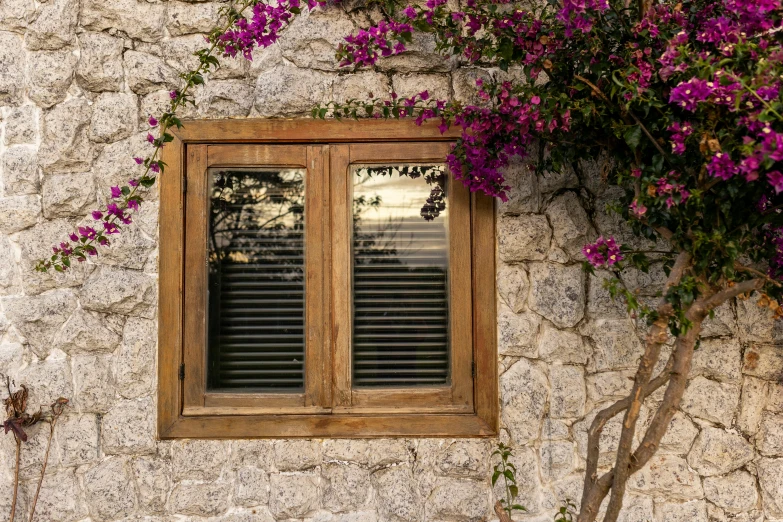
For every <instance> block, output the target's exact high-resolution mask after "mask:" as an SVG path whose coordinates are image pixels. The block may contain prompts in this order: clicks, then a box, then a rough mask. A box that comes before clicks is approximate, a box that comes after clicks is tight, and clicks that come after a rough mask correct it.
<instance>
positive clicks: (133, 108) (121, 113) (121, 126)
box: [90, 92, 139, 143]
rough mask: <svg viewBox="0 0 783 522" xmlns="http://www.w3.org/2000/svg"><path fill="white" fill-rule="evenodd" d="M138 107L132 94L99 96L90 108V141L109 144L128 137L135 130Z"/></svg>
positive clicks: (109, 93)
mask: <svg viewBox="0 0 783 522" xmlns="http://www.w3.org/2000/svg"><path fill="white" fill-rule="evenodd" d="M138 113H139V107H138V103H137V100H136V96H135V95H133V94H126V93H119V92H106V93H102V94H99V95H98V97H97V98H96V100H95V103H94V104H93V107H92V122H91V123H90V139H92V140H93V141H97V142H103V143H107V142H108V143H110V142H114V141H118V140H121V139H124V138H127V137H129V136H130V135H131V134H132V133H133V131H135V130H136V121H137V120H138V117H139V116H138Z"/></svg>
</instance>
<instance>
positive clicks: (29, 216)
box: [0, 195, 41, 234]
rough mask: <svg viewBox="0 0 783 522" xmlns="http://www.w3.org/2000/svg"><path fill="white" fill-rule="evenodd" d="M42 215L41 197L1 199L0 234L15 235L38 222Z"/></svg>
mask: <svg viewBox="0 0 783 522" xmlns="http://www.w3.org/2000/svg"><path fill="white" fill-rule="evenodd" d="M40 215H41V197H40V196H38V195H30V196H10V197H7V198H0V232H3V233H5V234H13V233H14V232H19V231H20V230H24V229H25V228H29V227H31V226H33V225H35V224H36V223H37V222H38V217H39V216H40Z"/></svg>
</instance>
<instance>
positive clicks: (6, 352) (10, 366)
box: [0, 342, 25, 382]
mask: <svg viewBox="0 0 783 522" xmlns="http://www.w3.org/2000/svg"><path fill="white" fill-rule="evenodd" d="M24 352H25V349H24V347H23V346H22V345H21V344H19V343H11V342H0V368H3V372H4V373H5V375H7V376H8V377H9V378H10V379H11V380H12V381H14V382H21V381H19V371H20V370H21V368H22V364H23V363H24Z"/></svg>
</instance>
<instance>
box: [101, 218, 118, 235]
mask: <svg viewBox="0 0 783 522" xmlns="http://www.w3.org/2000/svg"><path fill="white" fill-rule="evenodd" d="M103 228H104V230H105V231H106V233H107V234H119V233H120V229H119V227H118V226H117V225H115V224H114V223H111V222H109V221H104V222H103Z"/></svg>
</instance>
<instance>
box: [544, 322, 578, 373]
mask: <svg viewBox="0 0 783 522" xmlns="http://www.w3.org/2000/svg"><path fill="white" fill-rule="evenodd" d="M538 356H539V357H540V358H541V359H543V360H545V361H547V362H550V363H552V362H555V363H562V364H586V363H587V359H588V357H589V354H588V352H587V348H586V347H585V344H584V342H582V337H581V336H579V335H578V334H575V333H573V332H569V331H567V330H559V329H557V328H554V327H553V326H552V325H550V324H549V323H544V324H543V325H542V326H541V335H540V336H539V339H538Z"/></svg>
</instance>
